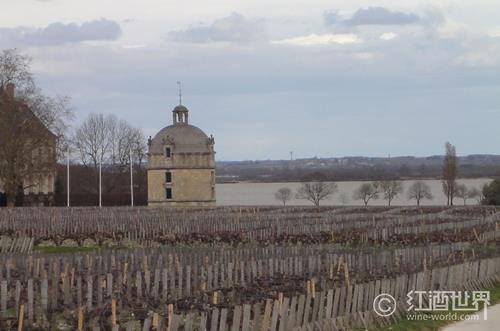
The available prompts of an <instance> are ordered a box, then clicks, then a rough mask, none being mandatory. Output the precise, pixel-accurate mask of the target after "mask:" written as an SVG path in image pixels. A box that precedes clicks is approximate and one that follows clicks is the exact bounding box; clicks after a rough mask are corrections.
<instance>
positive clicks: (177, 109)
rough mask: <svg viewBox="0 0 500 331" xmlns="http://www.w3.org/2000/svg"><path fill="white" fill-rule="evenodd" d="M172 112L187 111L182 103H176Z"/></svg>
mask: <svg viewBox="0 0 500 331" xmlns="http://www.w3.org/2000/svg"><path fill="white" fill-rule="evenodd" d="M172 111H173V112H187V111H188V109H187V108H186V107H185V106H183V105H178V106H176V107H175V108H174V110H172Z"/></svg>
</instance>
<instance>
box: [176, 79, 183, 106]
mask: <svg viewBox="0 0 500 331" xmlns="http://www.w3.org/2000/svg"><path fill="white" fill-rule="evenodd" d="M177 85H179V105H182V85H181V82H180V81H177Z"/></svg>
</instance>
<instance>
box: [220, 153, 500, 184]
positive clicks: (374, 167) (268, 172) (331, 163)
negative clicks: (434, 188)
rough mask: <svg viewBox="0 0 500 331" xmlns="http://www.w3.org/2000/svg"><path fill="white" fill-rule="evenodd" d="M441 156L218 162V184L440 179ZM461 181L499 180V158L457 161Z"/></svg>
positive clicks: (473, 156)
mask: <svg viewBox="0 0 500 331" xmlns="http://www.w3.org/2000/svg"><path fill="white" fill-rule="evenodd" d="M442 160H443V158H442V156H432V157H427V158H414V157H398V158H365V157H352V158H338V159H318V158H313V159H301V160H293V161H241V162H219V163H218V164H217V176H218V181H219V182H234V181H257V182H287V181H307V180H311V179H316V180H318V179H320V180H326V181H357V180H402V179H417V178H440V177H441V175H442ZM458 161H459V162H458V175H459V176H460V177H462V178H479V177H499V176H500V156H496V155H471V156H467V157H460V158H459V160H458Z"/></svg>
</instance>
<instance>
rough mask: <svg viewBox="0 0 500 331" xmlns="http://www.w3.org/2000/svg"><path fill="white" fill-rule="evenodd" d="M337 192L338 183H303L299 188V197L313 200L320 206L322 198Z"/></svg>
mask: <svg viewBox="0 0 500 331" xmlns="http://www.w3.org/2000/svg"><path fill="white" fill-rule="evenodd" d="M335 192H337V184H335V183H325V182H321V181H319V182H311V183H303V184H302V186H301V187H300V188H299V189H298V190H297V195H296V197H297V199H303V200H308V201H311V202H312V203H313V204H314V205H315V206H319V204H320V202H321V200H324V199H328V198H330V197H331V196H332V195H333V194H335Z"/></svg>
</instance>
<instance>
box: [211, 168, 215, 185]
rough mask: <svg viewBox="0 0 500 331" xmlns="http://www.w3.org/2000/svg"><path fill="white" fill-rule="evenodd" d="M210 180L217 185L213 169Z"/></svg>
mask: <svg viewBox="0 0 500 331" xmlns="http://www.w3.org/2000/svg"><path fill="white" fill-rule="evenodd" d="M210 181H211V183H212V185H215V171H212V172H211V173H210Z"/></svg>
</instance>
